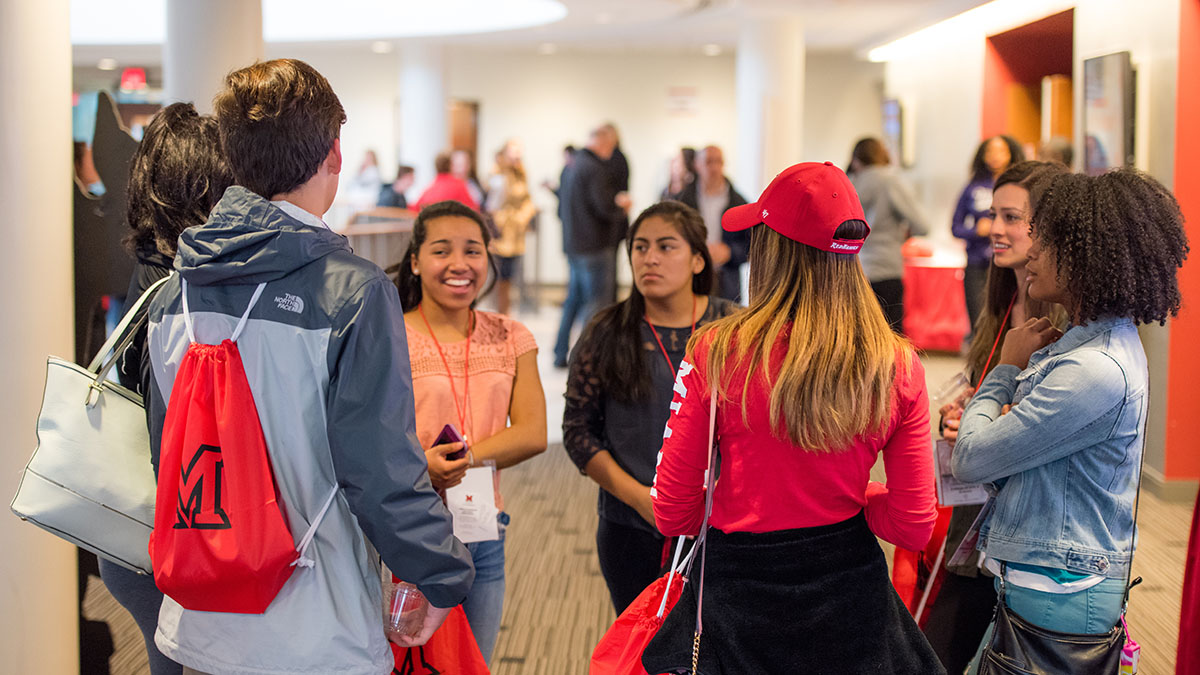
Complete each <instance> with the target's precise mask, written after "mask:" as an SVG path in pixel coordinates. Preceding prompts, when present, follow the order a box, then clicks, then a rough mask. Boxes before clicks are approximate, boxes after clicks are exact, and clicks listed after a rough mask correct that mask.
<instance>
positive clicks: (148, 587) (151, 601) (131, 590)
mask: <svg viewBox="0 0 1200 675" xmlns="http://www.w3.org/2000/svg"><path fill="white" fill-rule="evenodd" d="M100 579H101V580H102V581H104V585H105V587H107V588H108V592H109V593H110V594H112V596H113V598H115V599H116V601H117V602H119V603H121V606H122V607H124V608H125V609H126V610H128V611H129V613H130V615H132V616H133V620H134V622H136V623H137V627H138V630H140V631H142V639H143V640H145V642H146V656H147V657H148V658H149V660H150V672H151V674H152V675H178V674H179V673H182V672H183V666H181V665H179V664H178V663H175V662H174V661H172V660H171V659H169V658H167V657H166V656H164V655H163V653H162V652H160V651H159V650H158V646H157V645H155V644H154V632H155V631H156V630H158V610H159V608H160V607H162V599H163V594H162V591H160V590H158V587H157V586H155V585H154V577H151V576H145V575H141V574H138V573H137V572H134V571H132V570H128V569H125V568H124V567H121V566H120V565H118V564H116V563H114V562H109V561H107V560H105V559H104V558H100Z"/></svg>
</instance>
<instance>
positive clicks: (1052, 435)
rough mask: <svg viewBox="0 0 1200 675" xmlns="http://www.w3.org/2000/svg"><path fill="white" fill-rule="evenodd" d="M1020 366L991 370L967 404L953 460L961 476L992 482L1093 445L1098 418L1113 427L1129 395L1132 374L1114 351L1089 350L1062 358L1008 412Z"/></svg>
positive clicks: (1095, 438) (958, 474) (979, 481)
mask: <svg viewBox="0 0 1200 675" xmlns="http://www.w3.org/2000/svg"><path fill="white" fill-rule="evenodd" d="M1020 372H1021V371H1020V370H1018V369H1017V367H1016V366H1012V365H1006V364H1002V365H999V366H996V368H995V369H994V370H993V371H992V372H991V373H990V374H989V375H988V376H987V378H986V379H985V380H984V381H983V385H982V386H981V387H980V388H979V391H978V392H977V393H976V394H975V397H974V398H972V399H971V402H970V403H968V404H967V407H966V410H964V411H963V416H962V424H961V426H960V427H959V432H958V442H957V443H956V444H955V446H954V456H953V459H952V460H951V467H952V469H953V471H954V477H955V478H957V479H959V480H962V481H967V482H970V483H989V482H994V481H996V480H998V479H1000V478H1004V477H1006V476H1012V475H1015V474H1018V473H1021V472H1022V471H1028V470H1029V469H1032V468H1034V467H1038V466H1042V465H1043V464H1049V463H1050V462H1054V461H1057V460H1059V459H1062V458H1063V457H1066V456H1067V455H1070V454H1072V453H1074V452H1077V451H1079V450H1082V449H1083V448H1086V447H1088V446H1090V445H1093V444H1094V443H1095V442H1096V440H1097V434H1096V433H1088V430H1089V429H1091V428H1093V427H1094V426H1095V425H1101V426H1106V427H1108V428H1111V426H1112V425H1113V424H1115V422H1116V416H1115V415H1112V414H1111V413H1113V412H1114V411H1115V410H1116V409H1117V408H1119V407H1120V406H1121V405H1122V404H1123V403H1124V400H1125V390H1126V382H1125V374H1124V371H1123V370H1122V369H1121V367H1120V366H1119V365H1118V364H1117V363H1116V361H1114V360H1113V359H1112V358H1111V357H1109V356H1108V355H1106V354H1103V353H1102V352H1099V351H1096V350H1081V353H1080V354H1078V355H1076V356H1074V357H1067V358H1064V359H1062V360H1060V361H1059V362H1058V363H1056V364H1055V365H1054V367H1053V368H1052V369H1051V370H1050V371H1049V372H1048V373H1046V376H1045V377H1044V378H1043V379H1042V381H1041V382H1039V383H1038V384H1037V385H1036V386H1035V387H1034V388H1033V390H1032V391H1030V392H1029V395H1028V396H1026V397H1025V398H1023V399H1021V401H1020V402H1019V403H1018V404H1017V405H1015V406H1013V408H1012V410H1011V412H1009V413H1008V414H1004V415H1002V414H1001V412H1002V409H1003V407H1004V406H1005V405H1007V404H1011V403H1012V400H1013V393H1014V392H1015V391H1016V387H1017V385H1016V377H1017V375H1019V374H1020Z"/></svg>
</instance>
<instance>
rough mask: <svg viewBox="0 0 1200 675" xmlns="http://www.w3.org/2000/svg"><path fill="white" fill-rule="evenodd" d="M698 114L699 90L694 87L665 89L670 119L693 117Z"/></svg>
mask: <svg viewBox="0 0 1200 675" xmlns="http://www.w3.org/2000/svg"><path fill="white" fill-rule="evenodd" d="M699 112H700V101H699V89H697V88H696V87H667V114H668V115H670V116H671V117H694V116H695V115H697V114H698V113H699Z"/></svg>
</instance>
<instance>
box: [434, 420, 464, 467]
mask: <svg viewBox="0 0 1200 675" xmlns="http://www.w3.org/2000/svg"><path fill="white" fill-rule="evenodd" d="M446 443H462V444H463V447H462V450H457V451H455V452H452V453H450V454H448V455H446V459H448V460H450V461H454V460H457V459H462V458H463V457H466V456H467V441H466V440H465V439H464V438H463V437H462V434H460V433H458V429H455V428H454V425H453V424H447V425H446V426H444V427H442V433H440V434H438V437H437V440H435V441H434V442H433V444H434V445H435V446H437V445H445V444H446Z"/></svg>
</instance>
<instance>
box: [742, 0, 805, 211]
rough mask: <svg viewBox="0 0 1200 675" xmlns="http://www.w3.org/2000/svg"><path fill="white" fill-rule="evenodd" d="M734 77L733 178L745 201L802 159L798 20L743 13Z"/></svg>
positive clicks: (801, 52)
mask: <svg viewBox="0 0 1200 675" xmlns="http://www.w3.org/2000/svg"><path fill="white" fill-rule="evenodd" d="M736 73H737V82H736V92H737V162H736V165H735V166H736V172H737V173H736V178H737V184H738V186H739V187H741V188H742V190H743V191H744V192H745V193H746V196H747V197H750V195H751V194H753V195H757V194H758V193H759V191H761V190H762V188H764V187H766V185H767V183H769V182H770V181H771V179H772V178H774V177H775V174H777V173H779V172H780V171H782V170H783V169H785V168H787V167H788V166H791V165H792V164H795V163H797V162H799V161H800V159H801V157H802V154H801V153H802V151H803V142H804V25H803V23H802V22H801V20H800V18H799V17H798V16H795V15H792V14H783V13H775V12H767V13H758V12H751V13H747V14H746V15H745V16H744V17H743V19H742V23H741V30H740V32H739V35H738V46H737V66H736Z"/></svg>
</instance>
